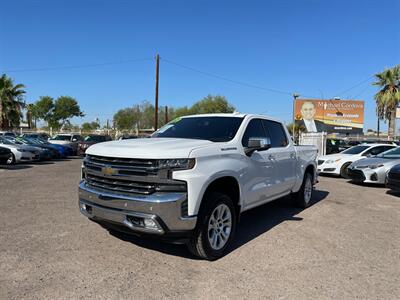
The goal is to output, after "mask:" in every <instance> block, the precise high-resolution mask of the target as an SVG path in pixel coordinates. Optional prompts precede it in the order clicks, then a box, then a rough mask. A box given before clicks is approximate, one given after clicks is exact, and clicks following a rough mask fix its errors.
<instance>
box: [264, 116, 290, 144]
mask: <svg viewBox="0 0 400 300" xmlns="http://www.w3.org/2000/svg"><path fill="white" fill-rule="evenodd" d="M263 124H264V127H265V129H266V130H267V131H268V133H269V136H270V138H271V147H272V148H274V147H286V146H287V145H288V144H289V142H288V139H287V136H286V132H285V130H284V129H283V127H282V124H281V123H278V122H274V121H269V120H263Z"/></svg>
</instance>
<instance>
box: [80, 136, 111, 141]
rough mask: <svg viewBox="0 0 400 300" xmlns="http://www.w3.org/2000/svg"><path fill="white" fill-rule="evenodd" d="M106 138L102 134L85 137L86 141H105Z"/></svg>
mask: <svg viewBox="0 0 400 300" xmlns="http://www.w3.org/2000/svg"><path fill="white" fill-rule="evenodd" d="M105 140H106V138H105V137H104V136H102V135H88V136H87V137H85V140H84V141H85V142H104V141H105Z"/></svg>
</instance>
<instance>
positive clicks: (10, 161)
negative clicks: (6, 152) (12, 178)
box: [6, 155, 14, 165]
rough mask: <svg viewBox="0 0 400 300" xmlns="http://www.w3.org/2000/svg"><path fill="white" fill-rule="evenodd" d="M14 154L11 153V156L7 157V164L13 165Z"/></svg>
mask: <svg viewBox="0 0 400 300" xmlns="http://www.w3.org/2000/svg"><path fill="white" fill-rule="evenodd" d="M13 160H14V159H13V156H12V155H10V157H9V158H8V159H7V162H6V163H7V165H11V164H12V163H13Z"/></svg>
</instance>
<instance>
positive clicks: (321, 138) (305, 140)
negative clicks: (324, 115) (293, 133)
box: [299, 132, 327, 156]
mask: <svg viewBox="0 0 400 300" xmlns="http://www.w3.org/2000/svg"><path fill="white" fill-rule="evenodd" d="M326 136H327V134H326V132H313V133H302V134H301V135H300V138H299V145H313V146H315V147H317V149H318V155H319V156H320V155H325V154H326Z"/></svg>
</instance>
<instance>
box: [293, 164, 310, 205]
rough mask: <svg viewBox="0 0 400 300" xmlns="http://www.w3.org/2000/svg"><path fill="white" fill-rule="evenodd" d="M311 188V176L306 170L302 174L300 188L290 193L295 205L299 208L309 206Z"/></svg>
mask: <svg viewBox="0 0 400 300" xmlns="http://www.w3.org/2000/svg"><path fill="white" fill-rule="evenodd" d="M313 190H314V187H313V178H312V175H311V174H310V173H309V172H307V173H305V174H304V179H303V183H302V184H301V187H300V190H299V191H298V192H297V193H294V194H293V195H292V197H293V200H294V202H295V205H296V206H297V207H300V208H307V207H309V206H310V204H311V199H312V193H313Z"/></svg>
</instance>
